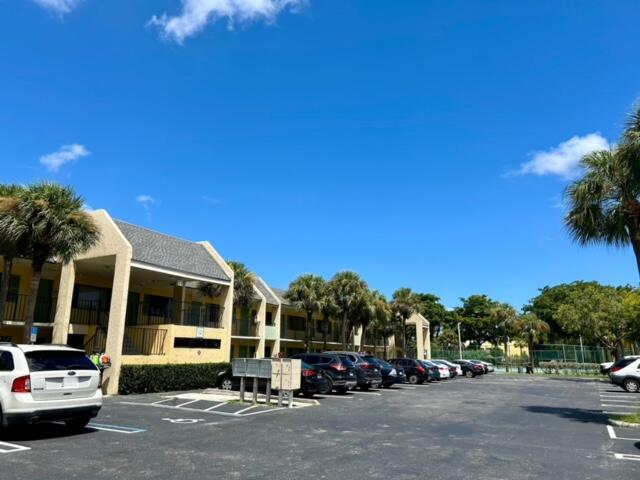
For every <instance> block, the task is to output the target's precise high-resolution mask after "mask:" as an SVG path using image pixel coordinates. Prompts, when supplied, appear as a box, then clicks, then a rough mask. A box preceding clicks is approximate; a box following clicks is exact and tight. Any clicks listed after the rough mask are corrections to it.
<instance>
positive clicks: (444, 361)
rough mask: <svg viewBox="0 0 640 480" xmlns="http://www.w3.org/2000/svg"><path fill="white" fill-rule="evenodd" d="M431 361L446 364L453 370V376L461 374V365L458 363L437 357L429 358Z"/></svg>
mask: <svg viewBox="0 0 640 480" xmlns="http://www.w3.org/2000/svg"><path fill="white" fill-rule="evenodd" d="M431 361H432V362H439V363H443V364H445V365H447V366H448V367H449V368H451V369H453V370H455V372H456V374H455V375H454V376H455V377H457V376H460V377H461V376H462V367H461V366H460V365H458V364H457V363H453V362H450V361H449V360H441V359H437V360H431Z"/></svg>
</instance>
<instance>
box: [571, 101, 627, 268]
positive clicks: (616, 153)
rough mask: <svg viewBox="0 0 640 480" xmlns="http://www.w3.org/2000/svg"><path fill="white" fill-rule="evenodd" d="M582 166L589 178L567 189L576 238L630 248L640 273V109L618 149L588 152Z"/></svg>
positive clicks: (591, 242) (572, 233)
mask: <svg viewBox="0 0 640 480" xmlns="http://www.w3.org/2000/svg"><path fill="white" fill-rule="evenodd" d="M580 164H581V165H582V167H584V170H585V173H584V175H583V176H582V178H580V179H578V180H576V181H575V182H573V183H572V184H570V185H569V187H568V189H567V197H568V199H569V202H570V210H569V212H568V213H567V215H566V217H565V224H566V226H567V228H568V229H569V232H570V233H571V236H572V237H573V238H574V239H575V240H576V241H577V242H578V243H580V244H582V245H589V244H597V243H601V244H605V245H611V246H614V247H626V246H629V245H631V247H632V248H633V252H634V254H635V257H636V267H637V268H638V272H639V273H640V105H639V106H638V108H637V109H636V111H635V113H634V114H633V115H631V118H630V120H629V123H628V124H627V128H626V130H625V132H624V134H623V137H622V141H621V142H620V145H619V146H618V147H614V148H612V149H611V150H601V151H596V152H592V153H589V154H587V155H585V156H584V157H583V159H582V160H581V162H580Z"/></svg>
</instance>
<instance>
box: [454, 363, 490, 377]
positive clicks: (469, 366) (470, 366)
mask: <svg viewBox="0 0 640 480" xmlns="http://www.w3.org/2000/svg"><path fill="white" fill-rule="evenodd" d="M453 363H457V364H458V365H460V367H461V368H462V375H464V376H465V377H467V378H471V377H476V376H478V375H483V374H484V367H483V366H482V365H477V364H475V363H473V362H470V361H469V360H462V359H460V360H454V361H453Z"/></svg>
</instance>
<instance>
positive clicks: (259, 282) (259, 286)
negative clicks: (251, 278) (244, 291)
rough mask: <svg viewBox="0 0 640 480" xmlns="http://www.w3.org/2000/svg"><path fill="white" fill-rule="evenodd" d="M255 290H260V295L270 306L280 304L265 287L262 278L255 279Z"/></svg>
mask: <svg viewBox="0 0 640 480" xmlns="http://www.w3.org/2000/svg"><path fill="white" fill-rule="evenodd" d="M255 285H256V288H257V289H258V290H260V293H261V294H262V295H264V298H266V299H267V303H268V304H270V305H279V304H280V303H281V302H280V300H279V299H278V297H276V296H275V295H274V294H272V293H271V291H270V288H268V286H267V282H265V281H264V280H263V279H262V278H260V277H258V278H256V282H255Z"/></svg>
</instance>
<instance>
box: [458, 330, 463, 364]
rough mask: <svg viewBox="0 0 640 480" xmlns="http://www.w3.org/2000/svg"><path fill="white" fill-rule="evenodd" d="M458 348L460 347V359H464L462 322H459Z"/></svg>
mask: <svg viewBox="0 0 640 480" xmlns="http://www.w3.org/2000/svg"><path fill="white" fill-rule="evenodd" d="M458 348H459V349H460V360H462V358H463V357H462V335H460V322H458Z"/></svg>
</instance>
